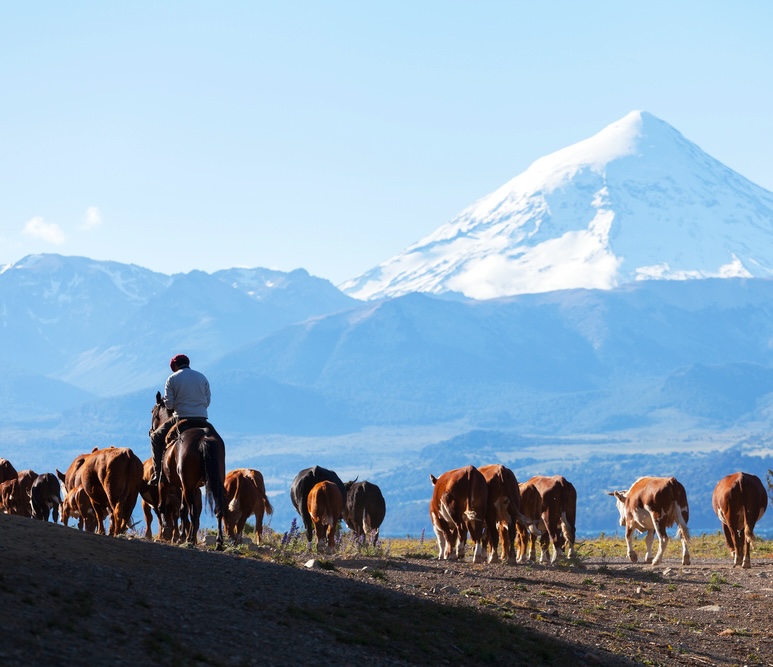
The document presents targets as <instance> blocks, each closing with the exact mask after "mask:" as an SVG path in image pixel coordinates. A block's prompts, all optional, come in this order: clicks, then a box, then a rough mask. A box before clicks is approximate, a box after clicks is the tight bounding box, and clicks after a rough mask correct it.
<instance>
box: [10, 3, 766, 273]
mask: <svg viewBox="0 0 773 667" xmlns="http://www.w3.org/2000/svg"><path fill="white" fill-rule="evenodd" d="M772 19H773V3H770V2H769V1H767V0H758V1H756V2H755V1H750V2H744V3H728V2H724V1H723V2H719V1H709V2H691V1H690V2H679V3H673V2H650V3H621V2H593V3H578V2H545V3H533V2H529V3H526V2H523V3H521V2H483V3H466V2H421V3H416V2H395V1H393V2H389V3H382V5H381V6H378V5H375V4H374V3H342V2H330V3H322V2H295V3H262V2H221V3H211V2H207V3H205V2H164V3H151V2H132V3H105V2H68V3H63V2H40V3H23V2H16V3H3V4H2V5H0V91H2V92H1V95H2V97H1V98H0V99H2V104H0V183H1V185H0V264H6V263H10V262H14V261H17V260H19V259H21V258H22V257H23V256H25V255H27V254H30V253H38V252H56V253H60V254H64V255H83V256H87V257H92V258H94V259H100V260H115V261H119V262H125V263H133V264H138V265H140V266H144V267H147V268H150V269H153V270H156V271H161V272H164V273H175V272H180V271H190V270H193V269H201V270H204V271H210V272H211V271H215V270H217V269H222V268H229V267H233V266H253V267H254V266H262V267H270V268H276V269H281V270H285V271H289V270H292V269H295V268H299V267H301V268H305V269H307V270H308V271H309V272H310V273H312V274H314V275H317V276H321V277H323V278H327V279H329V280H331V281H333V282H334V283H340V282H342V281H343V280H346V279H348V278H352V277H355V276H357V275H359V274H361V273H363V272H364V271H366V270H368V269H370V268H372V267H373V266H375V265H376V264H378V263H380V262H381V261H383V260H386V259H388V258H389V257H391V256H392V255H394V254H396V253H398V252H399V251H401V250H403V249H404V248H405V247H406V246H408V245H410V244H411V243H413V242H415V241H418V240H419V239H420V238H421V237H423V236H425V235H426V234H428V233H430V232H431V231H433V230H434V229H435V228H436V227H438V226H439V225H441V224H443V223H445V222H446V221H448V220H449V219H450V218H452V217H453V216H454V215H455V214H456V213H458V212H459V211H460V210H461V209H462V208H464V207H466V206H467V205H469V204H471V203H473V202H474V201H475V200H476V199H478V198H479V197H481V196H483V195H485V194H487V193H488V192H490V191H492V190H494V189H495V188H497V187H498V186H500V185H502V184H503V183H505V182H506V181H508V180H509V179H510V178H512V177H514V176H516V175H517V174H519V173H520V172H521V171H523V170H524V169H525V168H526V167H528V165H529V164H531V162H533V161H534V160H536V159H537V158H539V157H541V156H543V155H545V154H547V153H550V152H552V151H555V150H558V149H560V148H563V147H564V146H567V145H569V144H572V143H575V142H577V141H580V140H582V139H585V138H587V137H588V136H591V135H592V134H594V133H596V132H597V131H599V130H601V129H602V128H603V127H605V126H606V125H608V124H609V123H611V122H613V121H615V120H617V119H618V118H620V117H622V116H624V115H625V114H626V113H628V112H629V111H631V110H634V109H643V110H646V111H649V112H651V113H653V114H655V115H656V116H658V117H660V118H662V119H663V120H665V121H667V122H668V123H670V124H671V125H673V126H674V127H675V128H676V129H678V130H679V131H680V132H682V134H684V135H685V136H686V137H687V138H688V139H690V140H691V141H693V142H695V143H696V144H698V145H699V146H700V147H701V148H703V150H705V151H706V152H708V153H709V154H711V155H712V156H714V157H715V158H717V159H718V160H720V161H721V162H723V163H725V164H726V165H727V166H729V167H731V168H733V169H735V170H736V171H738V172H740V173H741V174H743V175H744V176H746V177H747V178H749V179H750V180H752V181H754V182H755V183H757V184H758V185H761V186H763V187H765V188H767V189H769V190H773V160H771V156H772V155H773V131H771V120H772V119H773V46H772V45H771V44H773V40H771V38H770V34H771V28H773V20H772Z"/></svg>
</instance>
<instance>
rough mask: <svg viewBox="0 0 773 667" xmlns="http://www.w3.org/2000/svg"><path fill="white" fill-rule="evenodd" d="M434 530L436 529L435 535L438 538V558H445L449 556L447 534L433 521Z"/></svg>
mask: <svg viewBox="0 0 773 667" xmlns="http://www.w3.org/2000/svg"><path fill="white" fill-rule="evenodd" d="M432 530H434V531H435V537H436V538H437V559H438V560H443V559H444V558H447V557H448V556H447V554H446V545H447V541H446V535H445V532H444V531H443V530H442V529H441V528H440V526H438V525H437V523H435V522H434V521H433V522H432Z"/></svg>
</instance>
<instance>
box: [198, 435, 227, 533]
mask: <svg viewBox="0 0 773 667" xmlns="http://www.w3.org/2000/svg"><path fill="white" fill-rule="evenodd" d="M224 450H225V447H224V445H223V441H222V440H221V439H220V438H218V437H215V436H211V435H207V436H204V437H203V438H202V439H201V441H200V442H199V452H200V453H201V457H202V460H203V462H204V485H205V487H206V489H207V501H208V502H209V506H210V509H212V511H213V512H214V514H215V516H216V517H217V518H218V519H220V518H222V516H223V510H224V509H225V486H224V485H223V479H224V478H225V451H224Z"/></svg>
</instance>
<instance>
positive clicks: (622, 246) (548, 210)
mask: <svg viewBox="0 0 773 667" xmlns="http://www.w3.org/2000/svg"><path fill="white" fill-rule="evenodd" d="M771 275H773V194H772V193H770V192H768V191H767V190H764V189H763V188H760V187H759V186H756V185H754V184H753V183H751V182H750V181H748V180H746V179H745V178H743V177H742V176H740V175H739V174H737V173H736V172H734V171H732V170H731V169H729V168H727V167H725V166H724V165H722V164H721V163H720V162H718V161H716V160H715V159H713V158H712V157H710V156H709V155H707V154H706V153H704V152H703V151H702V150H701V149H700V148H698V147H697V146H696V145H695V144H693V143H691V142H690V141H688V140H687V139H685V138H684V137H683V136H682V135H681V134H680V133H679V132H678V131H677V130H675V129H674V128H673V127H671V126H670V125H669V124H668V123H666V122H664V121H662V120H660V119H659V118H656V117H655V116H653V115H652V114H650V113H647V112H646V111H632V112H631V113H629V114H627V115H626V116H624V117H623V118H621V119H620V120H618V121H616V122H614V123H612V124H611V125H609V126H607V127H606V128H604V129H603V130H601V131H600V132H598V133H597V134H595V135H594V136H592V137H590V138H588V139H585V140H583V141H580V142H579V143H576V144H573V145H571V146H568V147H566V148H563V149H561V150H559V151H556V152H555V153H551V154H550V155H547V156H545V157H542V158H540V159H538V160H536V161H535V162H534V163H532V165H531V166H530V167H529V168H528V169H527V170H526V171H524V172H523V173H521V174H519V175H518V176H516V177H515V178H513V179H512V180H511V181H509V182H508V183H505V184H504V185H503V186H501V187H500V188H498V189H497V190H495V191H494V192H492V193H491V194H489V195H486V196H485V197H483V198H481V199H480V200H478V201H477V202H475V203H474V204H472V205H471V206H469V207H468V208H466V209H465V210H463V211H462V212H461V213H459V215H457V216H456V217H455V218H454V219H453V220H451V221H450V222H448V223H446V224H445V225H442V226H441V227H439V228H438V229H437V230H435V231H434V232H433V233H431V234H430V235H429V236H427V237H425V238H424V239H422V240H421V241H419V242H418V243H416V244H414V245H412V246H410V247H409V248H407V249H406V250H405V251H403V252H402V253H400V254H399V255H396V256H395V257H393V258H391V259H389V260H387V261H386V262H384V263H382V264H381V265H379V266H378V267H376V268H374V269H372V270H370V271H368V272H367V273H365V274H363V275H362V276H360V277H358V278H355V279H353V280H350V281H348V282H346V283H344V284H343V285H341V286H340V289H341V290H343V291H344V292H345V293H347V294H349V295H350V296H353V297H355V298H359V299H376V298H382V297H392V296H399V295H401V294H406V293H410V292H430V293H435V294H440V293H444V292H457V293H461V294H464V295H465V296H468V297H472V298H477V299H487V298H494V297H499V296H507V295H512V294H520V293H535V292H549V291H553V290H558V289H569V288H580V287H584V288H598V289H611V288H613V287H615V286H617V285H619V284H622V283H626V282H631V281H635V280H645V279H680V280H683V279H688V278H707V277H739V276H746V277H749V276H756V277H768V276H771Z"/></svg>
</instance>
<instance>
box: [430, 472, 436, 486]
mask: <svg viewBox="0 0 773 667" xmlns="http://www.w3.org/2000/svg"><path fill="white" fill-rule="evenodd" d="M429 481H430V482H432V486H435V482H437V477H435V475H433V474H432V473H430V474H429Z"/></svg>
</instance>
